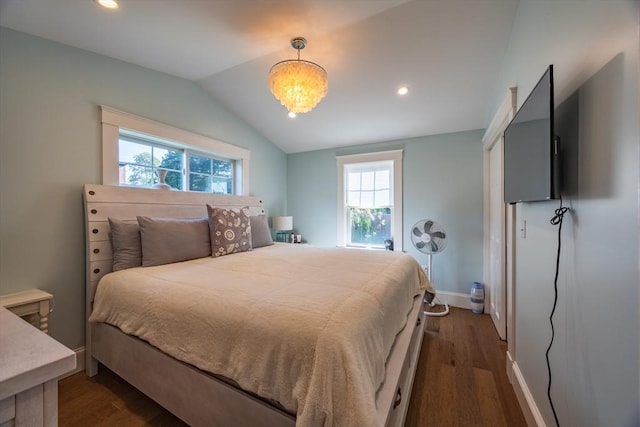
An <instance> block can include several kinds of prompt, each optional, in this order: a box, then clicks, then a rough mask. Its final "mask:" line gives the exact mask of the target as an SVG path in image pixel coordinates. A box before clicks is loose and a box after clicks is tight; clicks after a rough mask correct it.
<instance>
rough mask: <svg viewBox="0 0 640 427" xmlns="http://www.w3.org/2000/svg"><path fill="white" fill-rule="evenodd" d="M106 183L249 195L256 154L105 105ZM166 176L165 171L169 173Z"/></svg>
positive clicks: (104, 155)
mask: <svg viewBox="0 0 640 427" xmlns="http://www.w3.org/2000/svg"><path fill="white" fill-rule="evenodd" d="M100 108H101V110H102V182H103V184H105V185H129V186H144V187H148V186H151V185H153V184H155V183H157V182H159V181H158V180H159V171H161V170H163V169H164V170H166V178H165V182H166V183H167V184H169V185H170V186H171V187H172V188H174V189H176V190H183V191H202V192H208V193H216V194H244V195H248V194H249V159H250V151H249V150H246V149H244V148H240V147H236V146H234V145H230V144H226V143H224V142H221V141H216V140H214V139H211V138H208V137H205V136H202V135H198V134H194V133H192V132H188V131H185V130H182V129H178V128H174V127H172V126H168V125H165V124H163V123H158V122H155V121H152V120H149V119H145V118H143V117H138V116H134V115H132V114H129V113H124V112H122V111H118V110H115V109H112V108H110V107H106V106H101V107H100ZM163 173H164V172H163Z"/></svg>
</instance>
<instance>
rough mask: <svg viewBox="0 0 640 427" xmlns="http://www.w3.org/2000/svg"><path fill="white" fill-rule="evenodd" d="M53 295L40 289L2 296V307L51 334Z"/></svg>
mask: <svg viewBox="0 0 640 427" xmlns="http://www.w3.org/2000/svg"><path fill="white" fill-rule="evenodd" d="M52 303H53V295H51V294H50V293H48V292H45V291H42V290H40V289H29V290H28V291H22V292H16V293H14V294H7V295H0V307H5V308H6V309H7V310H9V311H11V312H12V313H14V314H16V315H18V316H20V317H22V318H24V319H25V320H27V321H28V322H29V323H31V324H32V325H33V326H35V327H37V328H40V330H41V331H42V332H44V333H45V334H48V333H49V313H50V312H51V311H52V310H53V306H52V305H53V304H52Z"/></svg>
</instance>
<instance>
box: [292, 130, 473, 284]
mask: <svg viewBox="0 0 640 427" xmlns="http://www.w3.org/2000/svg"><path fill="white" fill-rule="evenodd" d="M482 135H483V133H482V132H481V131H469V132H459V133H452V134H446V135H435V136H425V137H420V138H412V139H405V140H400V141H390V142H386V143H381V144H372V145H366V146H357V147H351V148H347V149H341V150H321V151H312V152H306V153H297V154H290V155H289V156H288V157H287V164H288V165H287V170H288V175H287V180H288V182H289V187H288V193H287V204H288V206H287V207H288V209H287V213H288V214H290V215H292V216H293V220H294V227H295V228H296V230H297V232H298V233H300V234H302V235H303V237H304V239H305V240H307V241H308V242H309V243H311V244H315V245H319V246H335V245H336V241H337V237H336V235H337V228H336V224H337V181H336V178H337V169H336V168H337V167H336V155H345V154H360V153H367V152H375V151H385V150H394V149H403V150H404V152H403V187H404V189H403V210H404V212H403V227H402V228H403V239H404V249H405V251H407V252H409V253H410V254H412V255H413V256H414V257H415V258H416V259H417V260H418V261H419V262H420V263H421V264H426V263H427V257H426V255H424V254H422V253H420V252H418V251H417V250H415V248H414V247H413V246H412V245H411V240H410V236H409V233H410V229H411V226H412V225H413V224H415V223H416V222H417V221H419V220H420V219H423V218H431V219H434V220H436V221H437V222H439V223H440V224H441V225H442V226H443V227H444V229H445V231H446V232H447V233H448V243H447V247H446V249H445V250H444V251H443V252H441V253H439V254H437V255H434V257H433V276H432V279H433V282H434V285H435V286H436V288H437V289H439V290H443V291H450V292H461V293H465V294H466V293H468V292H469V289H470V287H471V284H472V283H473V282H474V281H479V280H480V281H481V280H482V226H483V219H482V216H483V212H482V200H483V195H482V194H483V193H482V141H481V139H482Z"/></svg>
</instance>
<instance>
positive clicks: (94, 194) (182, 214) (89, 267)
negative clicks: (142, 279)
mask: <svg viewBox="0 0 640 427" xmlns="http://www.w3.org/2000/svg"><path fill="white" fill-rule="evenodd" d="M83 196H84V212H85V215H84V216H85V236H86V237H85V248H86V306H85V312H86V318H87V319H88V318H89V315H90V314H91V311H92V309H93V297H94V294H95V291H96V286H97V285H98V281H99V280H100V279H101V278H102V276H104V275H105V274H107V273H110V272H111V271H112V267H113V254H112V251H111V240H110V236H109V232H110V229H109V218H117V219H121V220H130V221H136V217H137V216H138V215H142V216H151V217H160V218H203V217H206V216H207V207H206V205H207V203H208V204H210V205H215V206H217V207H224V208H234V207H243V206H249V209H250V211H251V214H252V215H260V214H264V213H265V211H264V206H263V203H262V200H261V199H260V198H259V197H254V196H235V195H219V194H208V193H196V192H186V191H166V190H153V189H147V188H131V187H116V186H109V185H93V184H85V186H84V191H83ZM90 329H91V328H90V327H89V324H87V328H86V331H87V337H86V338H87V342H86V345H87V346H89V345H90V342H91V339H90V338H91V336H90V334H91V332H90Z"/></svg>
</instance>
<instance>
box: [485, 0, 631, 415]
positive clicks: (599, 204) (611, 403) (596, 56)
mask: <svg viewBox="0 0 640 427" xmlns="http://www.w3.org/2000/svg"><path fill="white" fill-rule="evenodd" d="M638 24H639V22H638V2H637V1H629V0H610V1H592V0H586V1H579V2H578V1H570V0H565V1H521V2H520V3H519V8H518V12H517V16H516V22H515V24H514V30H513V34H512V37H511V43H510V45H509V51H508V52H507V55H506V58H505V64H504V68H503V77H502V84H501V85H500V87H501V88H502V92H501V93H500V94H499V95H498V96H496V98H498V97H499V96H502V95H504V93H506V91H507V88H508V87H511V86H517V87H518V90H519V93H518V104H519V105H521V104H522V102H523V101H524V99H525V97H526V95H527V94H528V93H529V91H530V90H531V88H532V87H533V86H534V85H535V83H536V81H537V79H538V78H539V77H540V76H541V75H542V73H543V71H544V69H545V68H546V67H547V66H548V65H549V64H550V63H553V64H554V71H555V77H556V79H555V82H556V92H555V93H556V104H559V103H560V102H561V101H563V100H564V99H565V98H567V97H568V96H569V95H571V94H574V93H577V96H578V99H579V154H578V156H577V163H578V191H577V194H573V195H570V196H568V197H565V205H567V206H569V207H570V208H571V212H570V214H568V215H566V216H565V222H564V225H563V229H562V256H561V261H560V276H559V283H558V291H559V298H558V307H557V310H556V314H555V316H554V319H555V325H556V337H555V341H554V344H553V347H552V349H551V352H550V359H551V366H552V378H553V385H552V392H551V395H552V397H553V400H554V406H555V408H556V411H557V413H558V417H559V420H560V425H562V426H575V427H578V426H580V427H582V426H594V427H595V426H637V425H639V424H640V417H639V415H638V407H639V392H638V388H639V369H638V357H639V354H638V333H639V328H638V286H639V277H638V260H639V251H638V238H639V235H640V233H639V227H638V218H639V211H638V201H639V200H638V188H639V183H640V129H639V116H640V111H639V108H638V89H639V88H638V76H639V74H638V73H639V66H638V62H639V59H638V51H639V48H640V43H639V41H638V33H637V30H638ZM557 207H558V202H557V201H555V202H541V203H529V204H521V205H518V206H517V211H516V212H517V225H518V226H519V225H520V224H521V223H522V221H523V220H526V222H527V234H526V239H523V238H522V237H520V236H518V238H517V239H516V272H517V277H516V289H515V296H516V310H515V316H516V319H515V322H516V339H515V354H514V355H512V356H513V357H514V358H515V360H516V363H517V365H518V367H519V369H520V371H521V372H522V376H523V378H524V382H525V384H526V386H527V387H528V389H529V391H530V392H531V395H532V397H533V399H534V401H535V405H536V406H537V408H538V409H539V410H540V412H541V414H542V416H543V417H544V421H545V423H546V425H555V422H554V419H553V414H552V411H551V407H550V404H549V403H548V400H547V368H546V364H545V351H546V348H547V346H548V344H549V340H550V338H551V328H550V325H549V315H550V313H551V309H552V305H553V293H554V291H553V286H554V284H553V279H554V272H555V256H556V248H557V227H556V226H553V225H551V224H550V223H549V219H550V218H551V217H552V216H553V215H554V209H556V208H557Z"/></svg>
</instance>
